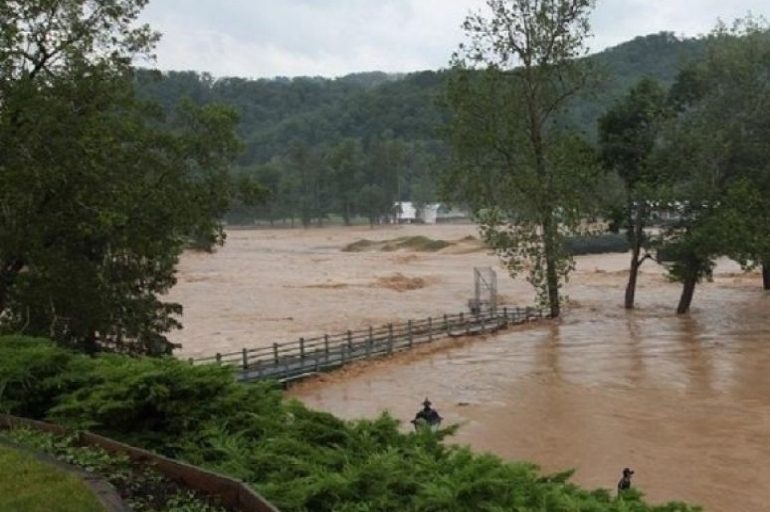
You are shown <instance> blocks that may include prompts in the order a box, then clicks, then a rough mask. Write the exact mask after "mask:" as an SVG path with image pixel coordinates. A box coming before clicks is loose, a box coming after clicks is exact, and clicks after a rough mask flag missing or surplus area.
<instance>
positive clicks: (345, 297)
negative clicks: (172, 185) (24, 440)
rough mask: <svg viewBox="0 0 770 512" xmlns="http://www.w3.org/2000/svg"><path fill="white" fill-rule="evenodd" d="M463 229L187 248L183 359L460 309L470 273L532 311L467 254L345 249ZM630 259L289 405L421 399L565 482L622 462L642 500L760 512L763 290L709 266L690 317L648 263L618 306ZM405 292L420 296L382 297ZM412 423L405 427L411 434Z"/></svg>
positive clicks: (328, 383) (264, 234)
mask: <svg viewBox="0 0 770 512" xmlns="http://www.w3.org/2000/svg"><path fill="white" fill-rule="evenodd" d="M474 234H477V233H476V230H475V228H474V227H473V226H392V227H385V228H381V229H376V230H370V229H368V228H348V229H341V228H331V229H320V230H308V231H303V230H295V231H278V230H275V231H269V230H263V231H232V232H230V233H228V235H229V236H228V243H227V245H226V246H225V247H224V248H223V249H222V250H220V251H218V252H217V253H216V254H215V255H213V256H212V255H205V254H195V253H188V254H186V255H185V256H184V258H183V259H182V264H181V272H180V276H179V278H180V279H179V285H178V286H177V287H175V288H174V290H173V291H172V294H171V296H170V298H171V299H172V300H176V301H179V302H181V303H182V304H183V305H184V306H185V315H184V316H183V317H182V322H183V323H184V324H185V329H184V330H182V331H180V332H178V333H174V337H173V340H174V341H176V342H179V343H182V344H183V345H184V348H183V350H182V351H181V352H180V356H182V357H188V356H191V357H194V356H199V355H211V354H213V353H215V352H217V351H222V352H227V351H239V350H240V349H241V348H242V347H255V346H265V345H271V344H272V343H273V342H276V341H278V342H281V341H291V340H296V339H297V338H298V337H300V336H305V337H308V336H317V335H319V334H323V333H324V332H330V333H335V332H343V331H344V330H346V329H357V328H365V327H366V326H368V325H381V324H385V323H388V322H396V321H405V320H407V319H409V318H424V317H428V316H431V315H432V316H438V315H441V314H443V313H454V312H459V311H461V310H463V309H465V304H466V301H467V299H468V298H470V297H471V294H472V286H473V280H472V275H473V274H472V271H473V270H472V269H473V267H475V266H492V267H495V268H496V269H497V271H498V276H499V286H500V293H501V298H502V300H503V301H504V302H506V303H508V304H515V305H531V304H532V300H533V297H534V293H533V291H532V289H531V288H530V287H529V285H528V284H527V283H526V281H525V280H524V279H523V278H520V279H516V280H512V279H510V278H508V277H506V276H505V271H504V270H503V269H501V268H500V267H499V262H498V260H497V258H496V257H495V256H494V255H490V254H488V252H487V251H484V250H473V248H472V247H471V248H468V247H466V246H465V245H463V244H465V242H462V243H460V244H459V245H455V246H452V247H450V248H448V249H446V250H443V251H440V252H435V253H417V252H408V251H396V252H377V251H374V252H361V253H356V252H343V251H341V248H342V247H344V246H345V245H347V244H350V243H353V242H356V241H360V240H362V239H367V240H390V239H394V238H397V237H404V236H413V235H424V236H428V237H430V238H432V239H436V240H448V241H458V240H465V239H466V238H467V237H468V236H471V235H474ZM629 259H630V258H629V256H627V255H625V254H614V255H613V254H608V255H598V256H586V257H580V258H578V259H577V260H578V261H577V269H576V271H575V272H574V273H573V276H572V278H571V279H570V283H569V284H568V286H567V287H566V288H565V293H566V294H567V295H568V296H569V302H568V304H569V306H568V307H567V309H566V312H565V315H564V317H563V319H562V320H560V321H558V322H553V323H549V324H544V325H538V326H530V327H526V328H520V329H516V330H509V331H506V332H503V333H500V334H498V335H496V336H493V337H488V338H486V339H481V338H477V339H471V340H467V341H453V342H451V343H449V342H442V343H441V345H439V344H436V345H434V346H432V347H431V350H430V352H428V353H422V354H416V353H410V354H402V355H399V356H396V357H395V358H393V359H391V360H381V361H378V362H375V363H373V364H371V365H368V366H364V367H359V368H353V369H351V370H346V371H343V372H338V373H335V374H331V375H328V376H325V377H323V378H322V379H319V380H316V381H312V382H306V383H304V384H302V385H300V386H298V387H296V388H294V389H293V390H291V391H290V394H291V395H293V396H295V397H298V398H300V399H301V400H303V401H304V402H305V403H307V404H308V405H309V406H311V407H314V408H319V409H323V410H327V411H330V412H332V413H334V414H337V415H339V416H342V417H345V418H361V417H374V416H376V415H378V414H380V413H381V412H382V411H384V410H389V411H391V413H392V414H393V415H394V416H396V417H397V418H400V419H402V420H404V422H405V423H406V422H407V421H408V420H409V419H411V418H412V417H413V415H414V413H415V412H416V410H417V408H418V407H419V404H420V403H421V402H422V400H423V399H424V398H425V397H426V396H429V397H430V398H431V399H432V400H433V402H434V404H435V405H436V406H437V408H438V409H439V411H440V412H441V414H442V415H443V416H444V417H445V418H446V419H447V421H448V422H449V423H459V424H461V425H462V428H461V429H460V431H459V433H458V435H457V436H456V438H455V439H454V441H455V442H457V443H463V444H470V445H472V446H473V447H474V448H475V449H477V450H485V451H490V452H493V453H496V454H497V455H499V456H501V457H504V458H506V459H511V460H513V459H519V460H522V459H523V460H528V461H532V462H535V463H537V464H539V465H540V466H541V467H542V468H543V470H544V471H547V472H556V471H562V470H565V469H568V468H574V469H576V474H575V481H576V482H577V483H579V484H582V485H585V486H588V487H592V488H595V487H604V488H614V486H615V484H616V482H617V481H618V479H619V478H620V472H621V470H622V468H623V467H626V466H629V467H633V468H634V469H635V470H636V471H637V472H636V475H635V477H634V485H635V486H637V487H639V488H640V489H641V490H642V491H644V492H645V493H646V494H647V495H648V497H649V498H650V499H651V500H652V501H654V502H662V501H668V500H684V501H688V502H691V503H699V504H702V505H704V506H705V508H706V510H707V511H712V512H768V511H770V294H766V293H764V292H763V291H762V290H761V289H760V278H759V276H758V275H756V274H754V275H745V274H743V273H742V272H741V271H740V269H739V268H738V266H737V265H736V264H734V263H731V262H727V261H722V262H720V264H719V265H718V266H717V268H716V271H715V276H714V282H713V283H704V284H703V285H699V286H698V289H697V290H696V295H695V300H694V303H693V312H692V314H691V315H689V316H688V317H684V318H678V317H676V315H674V314H673V310H674V308H675V307H676V303H677V300H678V296H679V292H680V287H679V286H678V285H676V284H673V283H669V282H668V281H667V280H666V279H665V277H664V275H663V269H661V268H660V267H657V266H655V265H653V264H650V263H649V262H648V264H645V266H644V267H643V272H644V273H643V274H642V276H641V277H640V288H639V290H638V305H639V309H638V311H636V312H633V313H626V312H625V311H624V310H623V308H622V307H621V304H622V296H623V286H624V284H625V280H626V278H627V273H626V270H625V269H626V268H627V265H628V261H629ZM403 279H406V280H415V281H418V282H419V283H420V286H419V287H413V288H412V287H410V288H408V289H401V288H398V287H391V286H388V283H390V282H397V281H399V280H403ZM407 425H408V423H407Z"/></svg>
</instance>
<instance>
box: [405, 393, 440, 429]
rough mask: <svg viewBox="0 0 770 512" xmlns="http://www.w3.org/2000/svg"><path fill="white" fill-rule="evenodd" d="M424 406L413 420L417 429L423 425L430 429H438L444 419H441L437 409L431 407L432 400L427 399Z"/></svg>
mask: <svg viewBox="0 0 770 512" xmlns="http://www.w3.org/2000/svg"><path fill="white" fill-rule="evenodd" d="M422 405H423V408H422V409H421V410H420V411H419V412H418V413H417V414H416V415H415V417H414V419H413V420H412V423H413V424H414V426H415V428H417V427H419V426H421V425H425V426H428V427H437V426H438V425H440V424H441V420H442V419H443V418H441V416H440V415H439V413H438V412H437V411H436V409H433V408H432V407H431V402H430V400H428V399H427V398H426V399H425V401H424V402H423V403H422Z"/></svg>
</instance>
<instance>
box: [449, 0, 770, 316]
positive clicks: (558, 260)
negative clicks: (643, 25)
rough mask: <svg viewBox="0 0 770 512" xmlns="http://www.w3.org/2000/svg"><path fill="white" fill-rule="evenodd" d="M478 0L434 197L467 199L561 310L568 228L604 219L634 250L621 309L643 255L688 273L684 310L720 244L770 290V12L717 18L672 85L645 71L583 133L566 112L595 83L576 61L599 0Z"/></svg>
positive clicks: (495, 239) (494, 243)
mask: <svg viewBox="0 0 770 512" xmlns="http://www.w3.org/2000/svg"><path fill="white" fill-rule="evenodd" d="M486 3H487V9H486V11H484V12H479V13H477V14H474V15H472V16H470V17H468V19H467V20H466V22H465V25H464V28H465V31H466V34H467V43H465V44H463V45H462V46H460V48H459V50H458V52H457V53H456V54H455V57H454V59H453V70H454V74H453V76H452V79H451V81H450V85H449V102H450V105H451V108H452V110H453V117H452V120H451V126H452V139H451V140H452V151H453V155H452V156H453V159H452V165H451V166H450V167H449V168H448V169H447V170H446V172H445V173H444V175H443V193H444V195H445V196H446V197H451V198H454V199H455V200H459V201H464V202H466V203H467V204H469V205H470V206H471V208H472V209H473V211H474V213H475V215H476V217H477V219H478V221H479V223H480V226H481V229H482V233H483V235H484V238H485V240H486V241H487V243H488V244H489V245H490V246H491V247H493V248H495V249H496V251H497V252H498V253H499V254H500V256H501V258H502V260H503V261H504V263H505V264H506V266H507V267H508V269H509V270H510V272H511V274H512V275H517V274H519V273H520V272H522V271H523V270H525V269H528V277H529V280H530V282H531V283H532V284H533V285H534V286H535V287H536V289H537V290H538V292H539V295H540V300H541V302H543V303H544V304H547V305H548V306H549V307H550V309H551V313H552V315H553V316H558V315H559V313H560V307H561V297H560V289H561V287H562V286H563V283H564V282H565V280H566V279H567V277H568V275H569V273H570V271H571V270H572V269H573V268H574V261H573V259H572V257H571V256H570V255H569V253H568V251H567V250H566V249H565V242H566V237H567V236H568V235H569V234H570V233H575V232H581V231H584V230H586V229H587V228H586V226H587V225H590V223H591V221H592V220H594V219H602V218H605V219H611V220H613V221H614V222H613V223H612V224H613V225H614V226H615V228H616V229H620V228H623V229H624V230H625V232H626V233H627V236H628V239H629V242H630V244H631V247H632V259H631V264H630V274H629V282H628V285H627V287H626V296H625V305H626V307H627V308H633V307H634V302H635V290H636V283H637V279H638V270H639V267H640V266H641V265H642V264H643V263H644V262H645V261H647V260H648V259H654V260H657V261H658V262H660V263H662V264H663V265H665V266H666V268H667V270H668V273H669V275H670V277H671V278H673V279H674V280H676V281H679V282H681V283H682V294H681V298H680V301H679V305H678V307H677V312H678V313H680V314H683V313H687V312H688V311H689V309H690V306H691V303H692V300H693V296H694V292H695V288H696V285H697V283H698V282H700V281H701V280H702V279H704V278H707V277H710V275H711V273H712V270H713V268H714V265H715V261H716V259H717V258H718V257H721V256H727V257H730V258H732V259H734V260H736V261H738V262H740V263H741V264H742V265H743V266H744V267H745V268H752V267H755V266H762V268H763V276H764V285H765V287H766V288H767V289H770V282H768V274H769V273H770V268H769V265H768V262H769V261H770V257H769V255H770V252H769V251H768V250H769V249H770V246H769V245H768V242H770V230H768V229H767V225H768V224H767V220H768V211H770V188H769V187H768V184H769V180H770V168H768V151H770V145H769V144H768V142H767V141H768V140H770V139H768V129H770V110H768V108H767V106H768V104H769V103H768V102H770V89H768V87H767V76H768V75H770V31H769V30H768V25H767V23H766V22H765V21H764V20H762V19H758V18H754V17H751V16H748V17H746V18H744V19H740V20H737V21H736V22H735V24H734V25H732V26H729V27H728V26H726V25H724V24H721V23H720V24H719V25H718V26H717V27H716V28H715V29H714V30H713V31H712V32H711V33H710V34H709V35H708V36H706V37H704V38H703V40H702V42H703V49H704V51H703V55H702V56H701V58H698V59H695V60H693V61H691V62H689V63H687V64H686V65H685V66H683V67H681V68H680V70H679V71H678V74H677V76H676V79H675V80H674V82H673V84H671V85H670V87H667V86H666V85H663V84H660V83H659V82H657V81H656V80H654V79H651V78H643V79H642V80H640V81H639V82H638V83H637V84H636V85H634V86H633V87H632V89H631V90H630V92H628V94H626V95H625V96H623V97H621V98H619V99H617V100H616V101H615V102H614V104H612V105H611V107H610V108H609V109H608V110H607V111H606V112H605V113H604V114H603V115H602V116H601V117H600V119H599V121H598V130H597V132H598V140H597V144H591V141H590V139H589V138H587V137H585V135H584V134H583V133H581V131H580V129H579V127H577V126H576V125H575V124H574V122H573V121H574V115H573V111H574V109H575V107H576V101H575V100H576V99H577V98H579V97H580V94H581V91H585V90H590V89H591V88H592V87H595V84H594V83H592V82H593V80H594V79H595V77H596V76H597V73H596V72H595V70H594V69H593V64H594V63H593V62H591V61H590V60H587V59H584V58H583V56H584V55H585V52H586V48H585V45H584V42H585V40H586V38H587V37H588V36H589V35H590V27H589V23H588V19H589V15H590V12H591V9H592V7H593V2H592V1H590V0H560V1H557V2H551V1H540V0H515V1H506V0H488V1H487V2H486ZM578 105H579V104H578ZM664 220H665V222H663V221H664ZM652 224H656V225H658V226H661V227H660V229H658V230H654V231H653V230H650V229H649V228H651V227H652Z"/></svg>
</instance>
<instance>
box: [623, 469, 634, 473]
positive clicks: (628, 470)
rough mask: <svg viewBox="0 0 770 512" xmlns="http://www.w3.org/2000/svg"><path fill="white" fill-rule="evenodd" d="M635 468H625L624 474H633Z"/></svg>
mask: <svg viewBox="0 0 770 512" xmlns="http://www.w3.org/2000/svg"><path fill="white" fill-rule="evenodd" d="M633 474H634V470H633V469H630V468H623V475H633Z"/></svg>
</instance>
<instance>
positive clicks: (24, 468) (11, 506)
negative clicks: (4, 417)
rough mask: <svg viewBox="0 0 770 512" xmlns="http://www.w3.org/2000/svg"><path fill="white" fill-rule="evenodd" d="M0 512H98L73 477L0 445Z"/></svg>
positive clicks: (89, 497) (84, 490) (78, 480)
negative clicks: (8, 511) (9, 511)
mask: <svg viewBox="0 0 770 512" xmlns="http://www.w3.org/2000/svg"><path fill="white" fill-rule="evenodd" d="M0 468H3V470H2V471H0V510H13V511H14V512H49V511H51V510H58V511H59V512H101V511H103V510H104V508H102V506H101V505H100V504H99V502H98V501H97V500H96V498H95V497H94V495H93V494H92V493H91V491H90V490H89V489H88V487H87V486H86V484H85V483H84V482H83V481H82V480H80V479H79V478H78V477H76V476H75V475H72V474H69V473H67V472H65V471H61V470H59V469H57V468H55V467H53V466H51V465H49V464H45V463H44V462H40V461H38V460H36V459H35V458H34V457H32V456H31V455H29V454H26V453H22V452H18V451H16V450H12V449H11V448H8V447H6V446H3V445H0Z"/></svg>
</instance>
